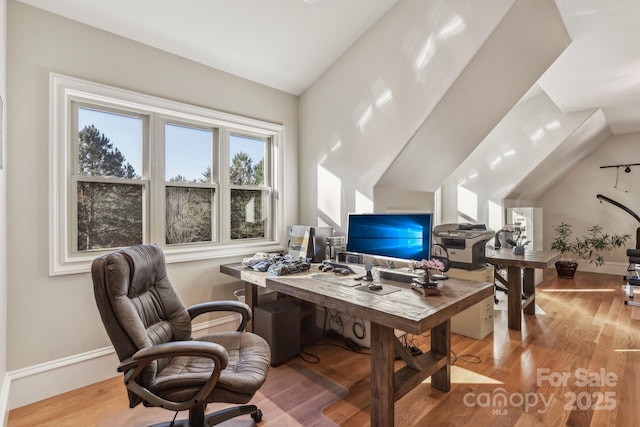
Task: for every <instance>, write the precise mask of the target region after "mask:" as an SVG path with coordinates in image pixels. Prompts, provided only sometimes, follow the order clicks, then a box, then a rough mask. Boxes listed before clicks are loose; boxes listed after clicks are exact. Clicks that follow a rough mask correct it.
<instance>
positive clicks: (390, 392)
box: [371, 322, 395, 427]
mask: <svg viewBox="0 0 640 427" xmlns="http://www.w3.org/2000/svg"><path fill="white" fill-rule="evenodd" d="M394 339H395V335H394V334H393V328H389V327H387V326H383V325H380V324H378V323H374V322H371V425H372V426H376V427H378V426H379V427H385V426H393V422H394V421H393V419H394V403H395V397H394V384H393V374H394V359H395V351H394V346H393V340H394Z"/></svg>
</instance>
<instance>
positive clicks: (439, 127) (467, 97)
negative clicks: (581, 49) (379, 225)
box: [378, 0, 570, 192]
mask: <svg viewBox="0 0 640 427" xmlns="http://www.w3.org/2000/svg"><path fill="white" fill-rule="evenodd" d="M569 43H570V40H569V37H568V35H567V32H566V30H565V27H564V24H563V22H562V19H561V18H560V15H559V14H558V11H557V8H556V6H555V3H554V2H553V1H552V0H535V1H532V0H519V1H517V2H516V3H515V4H514V5H513V7H512V8H511V9H510V11H509V12H508V13H507V15H506V16H505V17H504V18H503V19H502V21H501V22H500V23H499V25H498V26H497V27H496V28H495V29H494V31H493V33H492V34H491V36H490V37H489V39H488V40H487V41H486V42H485V43H484V45H482V47H481V48H480V49H479V51H478V52H477V53H476V54H475V56H474V58H473V59H472V60H471V62H469V64H468V65H467V66H466V68H465V69H464V71H463V72H462V73H461V74H460V76H459V77H458V78H457V80H456V81H455V82H454V83H453V85H452V86H451V87H450V88H449V90H448V91H447V92H446V93H445V94H444V96H443V97H442V99H441V100H440V102H439V103H438V105H437V106H436V107H435V109H434V110H433V111H432V112H431V113H430V114H429V116H428V117H427V118H426V120H425V121H424V123H423V124H422V126H420V128H419V129H418V131H417V132H416V133H415V135H414V136H413V138H411V140H410V141H409V143H408V144H407V145H406V146H405V147H404V149H403V150H402V152H401V153H400V154H399V155H398V157H397V158H396V159H395V161H394V162H393V164H392V165H391V166H390V167H389V168H388V169H387V171H386V173H385V174H384V175H383V176H382V177H381V179H380V180H379V181H378V186H379V187H394V186H397V185H398V183H402V187H403V188H405V189H409V190H421V191H428V192H434V191H436V190H437V189H438V188H439V187H440V186H441V185H442V184H443V182H444V181H445V180H446V179H447V177H448V176H449V175H450V174H451V173H452V172H453V171H454V169H455V168H456V167H458V165H460V164H462V163H463V162H464V161H465V159H466V158H467V157H468V156H469V155H470V154H471V153H472V152H473V150H474V149H476V147H478V146H479V145H480V143H481V142H482V141H483V140H484V139H485V138H486V137H487V135H488V134H489V133H490V132H491V130H492V129H493V128H494V127H495V126H496V125H497V124H498V123H499V122H500V120H502V119H503V117H505V115H506V114H507V113H508V112H509V111H510V110H511V108H512V107H513V106H514V105H515V104H516V103H517V102H518V100H519V99H520V98H522V97H523V95H524V94H525V93H526V92H527V91H528V90H529V88H530V87H531V86H532V85H533V84H534V83H535V82H536V81H537V80H538V79H539V77H540V76H541V75H542V74H543V73H544V72H545V70H547V69H548V68H549V66H550V65H551V64H552V63H553V62H554V61H555V60H556V58H557V57H558V56H559V55H560V54H561V53H562V51H563V50H564V49H565V48H566V47H567V45H568V44H569ZM420 165H421V166H422V167H420Z"/></svg>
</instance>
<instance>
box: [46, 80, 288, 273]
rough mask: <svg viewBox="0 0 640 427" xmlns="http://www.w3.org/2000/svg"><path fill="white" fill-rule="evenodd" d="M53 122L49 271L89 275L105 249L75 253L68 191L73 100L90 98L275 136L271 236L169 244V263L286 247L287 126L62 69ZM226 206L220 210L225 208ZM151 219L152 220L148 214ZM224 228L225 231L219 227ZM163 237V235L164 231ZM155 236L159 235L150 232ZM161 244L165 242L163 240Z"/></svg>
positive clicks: (52, 87) (55, 84)
mask: <svg viewBox="0 0 640 427" xmlns="http://www.w3.org/2000/svg"><path fill="white" fill-rule="evenodd" d="M49 97H50V105H49V108H50V123H49V135H50V137H49V151H50V152H49V158H50V171H49V173H50V180H49V181H50V188H49V212H50V215H49V218H50V222H49V275H51V276H56V275H63V274H74V273H86V272H88V271H90V266H91V261H93V259H94V258H95V257H96V256H98V255H100V254H102V253H104V251H96V252H87V253H86V254H84V253H83V254H80V255H76V254H73V256H72V255H71V254H70V250H69V245H70V234H69V230H68V217H69V212H68V209H69V200H68V197H69V195H68V194H67V190H66V187H67V186H66V184H65V183H66V181H67V179H68V178H67V170H68V168H69V167H70V166H69V165H68V162H69V158H70V157H69V152H68V150H69V147H68V141H69V138H70V136H69V134H68V132H69V129H70V125H69V123H70V120H71V111H70V105H71V100H72V99H77V100H87V101H92V102H95V103H96V104H105V105H109V106H112V107H113V108H116V107H119V108H123V109H126V110H131V111H145V112H150V113H154V114H159V115H168V116H171V117H172V118H176V119H182V120H185V121H190V122H197V123H202V124H206V125H207V126H219V127H221V128H226V127H229V128H231V129H232V130H233V131H236V132H245V133H247V134H252V135H255V136H258V137H264V138H270V139H271V140H272V144H273V153H274V158H273V159H271V160H272V165H271V166H272V170H273V171H274V176H273V182H272V183H271V188H273V194H274V197H273V200H272V203H273V204H272V211H271V212H269V213H268V214H269V215H272V216H273V218H274V220H273V224H272V225H273V229H272V230H271V235H270V238H268V239H263V240H256V241H247V242H233V243H228V242H226V243H221V244H215V245H209V244H203V245H195V244H194V245H191V246H189V245H186V246H181V247H165V246H164V245H162V244H161V246H163V250H164V252H165V256H166V261H167V262H168V263H172V262H183V261H195V260H202V259H211V258H222V257H229V256H249V255H253V254H254V253H256V252H276V251H281V250H283V249H284V243H283V241H284V230H285V225H284V207H285V205H284V200H283V197H282V192H283V190H284V171H283V170H282V169H283V167H282V166H283V165H284V145H285V127H284V125H282V124H277V123H271V122H266V121H262V120H257V119H252V118H248V117H244V116H238V115H235V114H230V113H224V112H220V111H216V110H212V109H208V108H203V107H198V106H194V105H189V104H184V103H181V102H177V101H172V100H168V99H163V98H159V97H155V96H151V95H146V94H142V93H138V92H133V91H129V90H125V89H120V88H116V87H111V86H107V85H102V84H99V83H93V82H90V81H85V80H81V79H77V78H73V77H68V76H64V75H60V74H56V73H50V75H49ZM225 211H226V209H220V211H219V212H223V213H224V212H225ZM147 219H148V220H149V218H147ZM218 231H220V230H218ZM159 235H162V233H160V234H159ZM149 239H151V240H153V239H157V237H153V236H149ZM157 243H161V242H157Z"/></svg>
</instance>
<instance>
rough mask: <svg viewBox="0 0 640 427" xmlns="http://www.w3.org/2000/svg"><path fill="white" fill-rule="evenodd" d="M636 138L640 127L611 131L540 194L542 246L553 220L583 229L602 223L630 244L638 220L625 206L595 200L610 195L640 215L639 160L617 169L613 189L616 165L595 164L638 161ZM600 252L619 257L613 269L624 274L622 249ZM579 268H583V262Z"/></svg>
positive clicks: (549, 235) (550, 234)
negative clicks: (626, 131) (625, 131)
mask: <svg viewBox="0 0 640 427" xmlns="http://www.w3.org/2000/svg"><path fill="white" fill-rule="evenodd" d="M639 138H640V133H633V134H625V135H617V136H614V137H612V138H611V139H609V140H608V141H607V142H605V143H603V144H602V145H601V146H600V147H599V148H598V149H596V150H595V151H594V152H593V153H592V154H591V155H589V156H588V157H587V158H585V159H584V160H582V161H581V162H580V163H578V164H577V165H576V166H574V167H573V168H572V169H571V170H570V171H569V173H568V174H567V175H566V176H565V177H564V178H563V179H562V180H560V181H559V182H558V183H557V184H556V185H555V186H553V187H552V188H551V189H550V190H549V191H547V193H546V194H545V195H544V197H542V199H541V200H540V202H541V204H540V206H541V207H542V208H543V212H544V215H543V221H544V241H545V245H546V249H549V247H550V245H551V243H550V242H551V239H552V238H553V226H555V225H557V224H559V223H560V222H561V221H564V222H566V223H568V224H572V225H573V229H574V232H575V233H583V232H585V231H586V229H587V227H588V226H590V225H593V224H599V225H601V226H603V227H604V228H605V231H606V232H608V233H618V234H625V233H629V234H631V240H630V241H629V243H628V245H627V246H626V247H630V248H635V245H636V229H637V228H638V227H640V223H639V222H638V221H637V220H636V219H634V218H633V217H632V216H631V215H629V214H628V213H627V212H625V211H624V210H622V209H620V208H618V207H616V206H613V205H611V204H609V203H606V202H602V203H600V201H599V200H598V199H597V198H596V195H597V194H602V195H604V196H606V197H609V198H610V199H613V200H615V201H617V202H619V203H621V204H623V205H624V206H626V207H628V208H629V209H631V210H632V211H634V212H635V213H636V214H638V215H640V198H639V197H638V194H639V193H640V179H639V177H640V166H635V167H632V168H631V172H630V173H624V171H623V170H620V176H619V180H618V186H617V187H618V188H617V189H614V188H613V186H614V184H615V181H616V169H615V168H613V169H600V166H606V165H617V164H627V163H639V162H640V158H639V157H638V139H639ZM625 190H628V192H625ZM604 258H605V260H606V261H607V262H617V263H619V265H618V268H617V269H616V270H615V272H616V274H620V275H624V274H626V266H627V264H628V259H627V257H626V255H625V249H617V250H615V251H614V252H610V253H605V254H604ZM622 267H625V268H622ZM580 268H581V269H585V268H586V266H581V267H580ZM600 270H602V269H600ZM608 271H610V272H613V270H608Z"/></svg>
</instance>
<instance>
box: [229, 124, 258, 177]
mask: <svg viewBox="0 0 640 427" xmlns="http://www.w3.org/2000/svg"><path fill="white" fill-rule="evenodd" d="M265 145H266V143H265V141H264V140H263V139H257V138H249V137H246V136H238V135H231V136H230V137H229V179H230V181H231V184H232V185H264V184H265V183H264V157H265V156H264V153H265Z"/></svg>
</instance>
